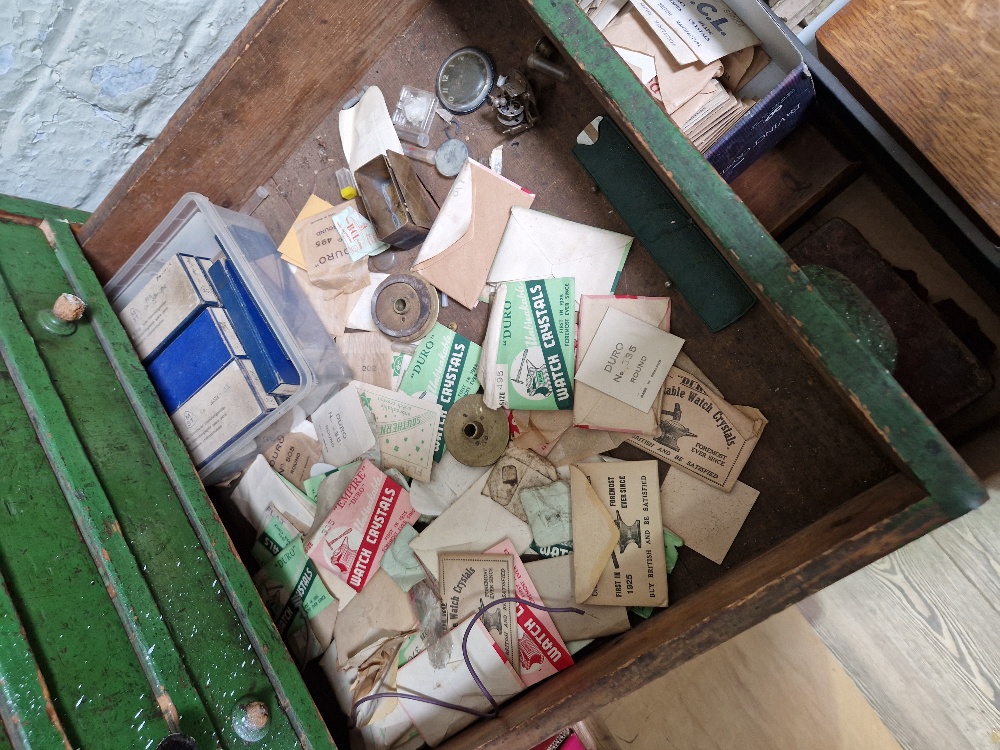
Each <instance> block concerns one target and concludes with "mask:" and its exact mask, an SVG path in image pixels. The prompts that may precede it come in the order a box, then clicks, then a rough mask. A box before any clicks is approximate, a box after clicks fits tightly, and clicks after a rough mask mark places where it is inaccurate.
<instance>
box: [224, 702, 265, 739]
mask: <svg viewBox="0 0 1000 750" xmlns="http://www.w3.org/2000/svg"><path fill="white" fill-rule="evenodd" d="M270 719H271V711H270V709H269V708H268V707H267V704H266V703H264V701H262V700H258V699H257V698H253V697H251V696H245V697H243V698H241V699H240V700H238V701H237V702H236V705H235V706H233V711H232V713H231V714H230V722H231V723H232V726H233V730H234V731H235V732H236V734H237V735H238V736H239V738H240V739H241V740H243V741H244V742H260V740H262V739H264V737H265V736H266V735H267V730H268V725H269V722H270Z"/></svg>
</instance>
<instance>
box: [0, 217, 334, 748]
mask: <svg viewBox="0 0 1000 750" xmlns="http://www.w3.org/2000/svg"><path fill="white" fill-rule="evenodd" d="M0 210H5V211H6V212H8V213H10V214H18V213H19V214H21V215H22V216H25V215H26V216H27V218H28V219H30V220H32V221H30V222H29V223H17V222H15V221H0V277H2V278H0V280H2V283H0V348H2V351H3V365H0V367H2V368H3V369H2V371H0V424H2V428H0V429H2V432H0V435H2V437H0V456H2V459H3V472H2V474H0V519H2V520H0V576H2V579H3V583H4V590H3V592H0V593H2V596H0V716H2V717H3V720H4V727H5V729H6V730H7V735H9V739H10V741H12V742H13V745H14V747H38V748H50V747H58V746H69V747H84V748H87V749H88V750H90V749H91V748H121V747H133V748H154V747H156V745H157V744H158V743H159V742H160V741H161V740H162V739H163V738H164V737H165V736H167V735H168V734H170V733H171V732H183V733H185V734H188V735H190V736H192V737H194V738H195V739H196V740H197V742H198V744H199V746H200V747H201V748H214V747H227V748H229V747H233V748H236V747H248V745H247V744H246V743H244V742H243V740H242V739H241V738H240V737H239V736H238V735H237V734H236V732H235V730H234V729H233V727H232V723H231V714H232V711H233V710H234V708H235V707H236V704H237V702H238V701H239V700H240V699H241V698H243V697H245V696H250V697H253V698H254V699H257V700H262V701H264V702H265V703H267V705H268V706H269V707H270V712H271V720H270V722H269V730H268V734H267V735H266V736H265V738H264V739H263V740H261V741H259V742H257V743H255V744H253V745H250V746H252V747H261V748H295V747H310V748H331V747H333V743H332V741H331V739H330V737H329V733H328V732H327V730H326V728H325V725H323V723H322V721H321V719H320V718H319V716H318V714H317V712H316V709H315V707H314V705H313V704H312V701H311V699H310V698H309V696H308V693H307V691H306V689H305V687H304V685H303V683H302V681H301V678H300V677H299V675H298V673H297V671H296V669H295V666H294V664H293V663H292V662H291V660H290V659H289V657H288V654H287V652H286V651H285V649H284V647H283V645H282V644H281V641H280V638H279V637H278V635H277V633H276V631H275V630H274V628H273V626H272V624H271V622H270V619H269V617H268V615H267V613H266V611H264V609H263V606H262V604H261V602H260V599H259V598H258V596H257V594H256V592H255V591H254V590H253V586H252V584H251V582H250V580H249V577H248V575H247V573H246V570H245V569H244V568H243V566H242V563H241V562H240V561H239V559H238V558H237V557H236V555H235V553H234V552H233V551H232V549H231V547H230V545H229V541H228V538H227V537H226V535H225V532H224V530H223V528H222V526H221V524H220V522H219V520H218V518H217V517H216V516H215V514H214V512H213V510H212V508H211V505H210V504H209V501H208V499H207V497H206V496H205V494H204V490H203V489H202V487H201V485H200V483H199V482H198V479H197V476H196V475H195V473H194V469H193V467H192V466H191V463H190V461H189V460H188V458H187V454H186V452H185V451H184V448H183V446H182V445H181V444H180V442H179V440H178V439H177V437H176V435H175V433H174V432H173V428H172V426H171V425H170V423H169V420H168V419H167V417H166V415H165V414H164V412H163V410H162V408H161V407H160V406H159V402H158V401H157V400H156V396H155V394H154V393H153V391H152V388H151V386H150V384H149V381H148V379H147V378H146V375H145V372H144V371H143V369H142V366H141V365H140V364H139V362H138V360H137V359H136V357H135V354H134V353H133V351H132V348H131V346H130V345H129V343H128V341H127V340H126V339H125V335H124V332H123V331H122V329H121V327H120V325H119V324H118V321H117V319H116V318H115V316H114V313H113V312H112V311H111V309H110V307H109V305H108V304H107V301H106V299H105V298H104V296H103V293H102V292H101V290H100V286H99V285H98V283H97V280H96V279H95V278H94V276H93V274H92V272H91V271H90V268H89V266H87V264H86V262H85V261H84V259H83V257H82V254H81V253H80V251H79V248H78V247H77V246H76V243H75V242H74V240H73V237H72V233H71V232H70V229H69V225H68V224H67V223H66V221H65V219H66V218H69V219H71V220H79V218H78V217H77V216H74V215H72V214H69V215H67V212H65V211H62V210H60V209H54V208H52V207H45V206H39V205H37V204H27V203H23V202H17V201H11V200H10V199H0ZM42 220H44V223H41V225H40V226H39V224H38V223H39V222H41V221H42ZM19 221H23V219H21V220H19ZM63 292H72V293H75V294H77V295H78V296H80V297H82V298H83V299H84V300H85V301H86V302H87V303H88V305H89V308H88V312H87V314H86V316H85V317H84V319H83V321H81V324H80V325H79V326H78V327H77V329H76V331H75V332H74V333H72V334H71V335H66V336H60V335H55V334H53V333H50V332H49V331H48V330H46V329H45V328H44V327H43V325H42V324H41V322H39V313H41V312H43V311H46V310H48V309H51V306H52V303H53V302H54V301H55V299H56V297H58V295H59V294H61V293H63ZM109 353H110V356H109ZM2 748H3V745H2V744H0V750H2Z"/></svg>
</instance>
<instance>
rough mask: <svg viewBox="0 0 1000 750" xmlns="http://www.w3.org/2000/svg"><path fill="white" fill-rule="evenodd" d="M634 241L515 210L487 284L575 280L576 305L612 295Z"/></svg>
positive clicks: (557, 219) (624, 236)
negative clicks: (588, 298)
mask: <svg viewBox="0 0 1000 750" xmlns="http://www.w3.org/2000/svg"><path fill="white" fill-rule="evenodd" d="M631 247H632V238H631V237H629V236H627V235H624V234H618V232H611V231H608V230H607V229H598V228H596V227H589V226H587V225H585V224H577V223H576V222H575V221H568V220H567V219H560V218H559V217H557V216H550V215H549V214H545V213H542V212H540V211H532V210H531V209H529V208H519V207H517V206H515V207H514V208H512V209H511V211H510V221H508V222H507V228H506V230H504V233H503V239H502V240H501V241H500V248H499V249H498V250H497V257H496V259H495V260H494V261H493V267H492V268H491V269H490V275H489V277H488V278H487V281H488V282H489V283H491V284H499V283H501V282H504V281H527V280H529V279H548V278H562V277H566V276H571V277H573V278H574V279H575V280H576V282H575V294H576V302H577V305H579V303H580V297H581V296H583V295H584V294H610V293H611V292H613V291H614V289H615V286H616V285H617V283H618V276H619V274H620V273H621V270H622V266H624V265H625V259H626V258H627V257H628V251H629V248H631Z"/></svg>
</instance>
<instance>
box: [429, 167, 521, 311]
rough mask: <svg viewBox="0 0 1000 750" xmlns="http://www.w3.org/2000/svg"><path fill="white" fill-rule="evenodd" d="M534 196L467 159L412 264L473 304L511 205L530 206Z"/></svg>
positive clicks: (468, 304)
mask: <svg viewBox="0 0 1000 750" xmlns="http://www.w3.org/2000/svg"><path fill="white" fill-rule="evenodd" d="M534 199H535V196H534V194H532V193H529V192H528V191H527V190H525V189H524V188H522V187H521V186H520V185H518V184H516V183H514V182H511V181H510V180H508V179H507V178H506V177H501V176H500V175H498V174H497V173H496V172H494V171H493V170H491V169H488V168H487V167H484V166H483V165H482V164H480V163H479V162H476V161H473V160H472V159H469V160H468V161H467V162H466V163H465V166H464V167H462V171H461V172H459V174H458V177H456V178H455V182H454V183H452V186H451V191H450V192H449V193H448V197H447V198H446V199H445V202H444V205H442V206H441V211H440V212H439V213H438V215H437V218H435V219H434V225H433V226H432V227H431V230H430V232H428V233H427V239H425V240H424V243H423V245H421V247H420V253H419V255H417V260H416V262H415V263H414V265H413V270H415V271H417V272H418V273H419V274H421V275H422V276H423V277H424V278H426V279H427V280H428V281H429V282H431V283H432V284H433V285H434V286H436V287H437V288H438V289H440V290H441V291H442V292H445V293H446V294H448V295H449V296H451V297H452V298H453V299H455V300H456V301H457V302H458V303H459V304H461V305H464V306H465V307H468V308H470V309H471V308H473V307H475V306H476V303H477V302H478V299H479V293H480V292H481V291H482V289H483V285H484V284H485V283H486V277H487V274H488V273H489V271H490V266H491V265H492V263H493V259H494V256H495V255H496V252H497V248H498V246H499V244H500V240H501V238H502V237H503V234H504V227H506V225H507V221H508V219H509V218H510V210H511V208H512V207H514V206H519V207H523V208H527V207H528V206H530V205H531V203H532V201H533V200H534Z"/></svg>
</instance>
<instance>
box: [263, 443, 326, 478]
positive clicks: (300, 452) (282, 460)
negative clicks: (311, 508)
mask: <svg viewBox="0 0 1000 750" xmlns="http://www.w3.org/2000/svg"><path fill="white" fill-rule="evenodd" d="M263 453H264V458H266V459H267V462H268V464H270V466H271V468H272V469H274V470H275V471H276V472H278V473H279V474H281V476H283V477H284V478H285V479H287V480H288V481H289V482H291V483H292V484H294V485H295V486H296V487H298V488H299V489H300V490H301V489H302V483H303V482H304V481H305V480H306V479H308V478H309V469H311V468H312V465H313V464H314V463H316V462H317V461H322V460H323V448H322V446H320V444H319V441H318V440H316V439H315V438H311V437H309V436H308V435H304V434H302V433H301V432H290V433H286V434H284V435H281V436H280V437H279V438H278V439H277V440H275V441H274V442H273V443H272V444H271V445H270V446H268V447H267V449H266V450H264V451H263Z"/></svg>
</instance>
